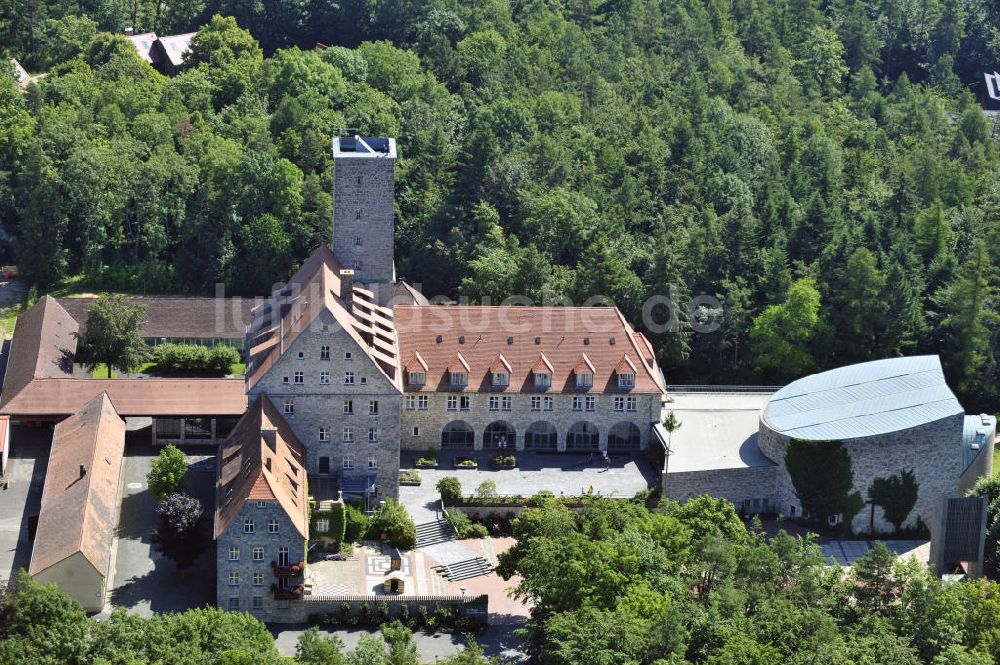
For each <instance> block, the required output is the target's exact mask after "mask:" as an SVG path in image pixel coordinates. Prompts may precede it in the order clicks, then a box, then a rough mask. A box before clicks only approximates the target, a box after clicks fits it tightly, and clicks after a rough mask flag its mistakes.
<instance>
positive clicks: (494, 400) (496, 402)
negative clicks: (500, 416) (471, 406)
mask: <svg viewBox="0 0 1000 665" xmlns="http://www.w3.org/2000/svg"><path fill="white" fill-rule="evenodd" d="M499 410H500V396H499V395H490V411H499Z"/></svg>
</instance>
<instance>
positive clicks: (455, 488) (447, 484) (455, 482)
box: [436, 476, 462, 504]
mask: <svg viewBox="0 0 1000 665" xmlns="http://www.w3.org/2000/svg"><path fill="white" fill-rule="evenodd" d="M436 487H437V491H438V492H440V493H441V498H442V499H444V502H445V503H447V504H455V503H458V502H460V501H461V500H462V481H460V480H459V479H458V478H456V477H455V476H445V477H444V478H442V479H441V480H439V481H437V485H436Z"/></svg>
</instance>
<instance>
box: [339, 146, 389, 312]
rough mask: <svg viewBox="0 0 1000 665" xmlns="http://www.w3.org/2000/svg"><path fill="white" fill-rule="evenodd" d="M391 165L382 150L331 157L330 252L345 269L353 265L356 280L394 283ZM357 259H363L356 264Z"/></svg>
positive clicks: (360, 281)
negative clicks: (331, 232) (361, 155)
mask: <svg viewBox="0 0 1000 665" xmlns="http://www.w3.org/2000/svg"><path fill="white" fill-rule="evenodd" d="M394 164H395V160H394V159H392V158H389V157H386V156H385V155H382V154H378V155H373V156H371V157H359V156H357V155H353V156H350V157H341V158H335V159H334V165H333V254H334V256H336V257H337V260H338V261H340V264H341V265H342V266H343V267H344V268H354V269H355V281H357V282H358V283H359V284H372V283H377V284H388V285H391V284H393V283H394V282H395V279H394V269H393V251H394V249H393V226H394V224H393V222H394V213H393V189H394V174H393V167H394ZM359 239H360V243H361V244H360V245H359V244H358V241H359ZM356 261H360V262H361V263H360V265H359V267H356V268H355V265H356V264H355V262H356ZM380 302H383V304H384V300H380Z"/></svg>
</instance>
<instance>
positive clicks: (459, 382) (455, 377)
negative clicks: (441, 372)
mask: <svg viewBox="0 0 1000 665" xmlns="http://www.w3.org/2000/svg"><path fill="white" fill-rule="evenodd" d="M450 374H451V385H452V386H453V387H456V388H460V387H462V386H467V385H469V373H468V372H461V371H459V372H450Z"/></svg>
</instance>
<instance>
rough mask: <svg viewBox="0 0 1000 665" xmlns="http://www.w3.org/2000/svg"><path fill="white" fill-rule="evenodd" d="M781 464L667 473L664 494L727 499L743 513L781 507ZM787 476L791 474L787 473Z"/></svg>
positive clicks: (671, 497) (678, 497)
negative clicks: (705, 495) (779, 481)
mask: <svg viewBox="0 0 1000 665" xmlns="http://www.w3.org/2000/svg"><path fill="white" fill-rule="evenodd" d="M781 472H782V469H781V467H778V466H777V465H775V466H750V467H742V468H733V469H706V470H704V471H685V472H680V473H664V474H663V495H664V496H666V497H667V498H670V499H674V500H675V501H687V500H688V499H693V498H695V497H698V496H701V495H702V494H709V495H711V496H714V497H719V498H723V499H726V500H727V501H729V502H731V503H732V504H733V505H734V506H736V510H737V512H740V513H743V514H752V513H764V512H772V511H775V510H778V509H779V508H778V505H779V504H780V502H781V498H782V497H781V496H779V494H778V491H777V490H778V488H779V487H780V485H779V483H778V476H779V475H780V474H781ZM786 475H787V474H786Z"/></svg>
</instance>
